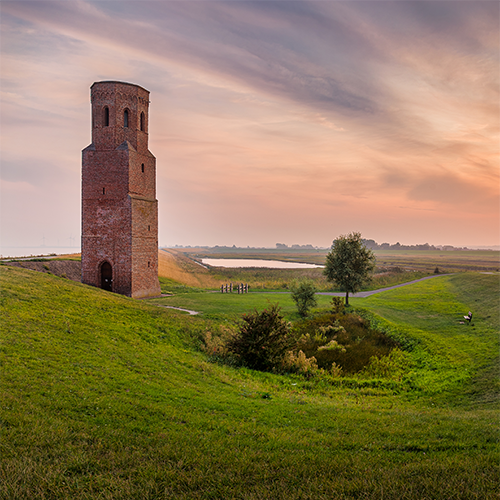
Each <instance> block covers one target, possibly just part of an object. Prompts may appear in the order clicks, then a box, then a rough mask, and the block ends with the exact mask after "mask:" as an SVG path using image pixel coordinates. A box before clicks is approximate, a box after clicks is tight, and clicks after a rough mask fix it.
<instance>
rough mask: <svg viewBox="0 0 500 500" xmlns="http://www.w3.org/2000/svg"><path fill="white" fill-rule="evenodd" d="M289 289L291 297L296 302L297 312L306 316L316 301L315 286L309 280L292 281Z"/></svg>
mask: <svg viewBox="0 0 500 500" xmlns="http://www.w3.org/2000/svg"><path fill="white" fill-rule="evenodd" d="M291 290H292V299H293V301H294V302H295V303H296V304H297V309H298V311H299V314H300V315H301V316H302V317H305V316H307V314H308V312H309V309H311V307H314V306H315V305H316V304H317V303H318V301H317V299H316V291H317V290H316V286H315V285H314V283H313V282H312V281H311V280H302V281H294V282H293V283H292V286H291Z"/></svg>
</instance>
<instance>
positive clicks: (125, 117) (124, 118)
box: [123, 109, 128, 128]
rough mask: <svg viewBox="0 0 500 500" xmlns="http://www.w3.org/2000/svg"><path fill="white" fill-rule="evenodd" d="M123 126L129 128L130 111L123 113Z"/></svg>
mask: <svg viewBox="0 0 500 500" xmlns="http://www.w3.org/2000/svg"><path fill="white" fill-rule="evenodd" d="M123 126H124V127H127V128H128V109H126V110H125V111H124V112H123Z"/></svg>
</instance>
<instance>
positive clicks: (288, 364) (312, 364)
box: [282, 351, 318, 374]
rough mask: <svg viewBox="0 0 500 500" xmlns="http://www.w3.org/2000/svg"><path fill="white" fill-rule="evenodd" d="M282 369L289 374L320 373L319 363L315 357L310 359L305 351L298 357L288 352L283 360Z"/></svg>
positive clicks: (299, 353) (300, 352)
mask: <svg viewBox="0 0 500 500" xmlns="http://www.w3.org/2000/svg"><path fill="white" fill-rule="evenodd" d="M282 368H283V370H284V371H287V372H296V373H302V374H313V373H315V372H317V371H318V363H317V362H316V358H315V357H314V356H312V357H310V358H308V357H306V355H305V354H304V352H303V351H299V352H298V354H297V355H295V354H294V353H293V351H288V352H287V353H286V355H285V356H284V358H283V364H282Z"/></svg>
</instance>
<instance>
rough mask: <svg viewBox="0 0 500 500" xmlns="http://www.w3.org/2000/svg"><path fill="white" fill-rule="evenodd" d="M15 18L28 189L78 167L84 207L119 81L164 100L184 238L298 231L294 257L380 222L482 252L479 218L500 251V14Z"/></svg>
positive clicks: (162, 126)
mask: <svg viewBox="0 0 500 500" xmlns="http://www.w3.org/2000/svg"><path fill="white" fill-rule="evenodd" d="M0 8H1V11H2V18H1V23H2V26H1V28H2V49H1V50H2V59H1V64H2V68H1V69H2V87H1V99H2V101H1V102H2V121H3V124H5V123H8V124H9V127H7V128H6V127H5V126H4V127H3V134H5V135H6V138H7V141H5V140H4V141H3V142H4V143H5V144H6V146H5V148H4V149H5V150H6V154H7V156H6V158H8V162H6V163H5V165H4V166H3V168H2V172H1V178H2V179H4V180H5V181H6V182H8V183H9V184H8V186H11V187H12V183H15V182H24V181H25V180H27V181H28V182H32V183H34V184H36V183H38V182H40V187H41V186H42V184H43V179H45V178H51V176H52V175H56V176H57V175H59V174H57V172H60V173H61V175H59V179H60V180H61V185H62V183H63V179H65V178H66V177H65V174H62V172H66V173H67V176H68V177H67V179H68V180H67V181H64V182H67V184H66V186H70V185H71V187H68V189H69V190H70V191H71V192H72V193H73V194H74V196H73V197H74V198H77V197H78V190H79V184H78V183H75V185H73V184H70V182H74V178H75V177H76V176H77V175H78V172H79V155H78V154H77V153H76V151H78V150H79V149H82V148H83V147H85V146H86V145H87V144H86V141H88V140H89V139H88V138H89V128H88V127H89V126H88V124H89V104H88V87H89V86H90V84H91V83H92V82H93V81H97V80H104V79H118V80H126V81H132V82H134V83H138V84H141V85H143V86H145V87H146V88H148V89H149V90H151V91H152V94H151V96H152V107H151V120H152V122H151V138H150V147H151V149H152V151H153V152H154V154H155V155H156V156H157V158H158V160H159V165H158V166H159V168H158V193H159V194H158V196H159V198H160V206H163V207H167V210H165V213H169V214H170V213H173V212H175V213H178V214H182V217H181V216H180V215H179V216H176V217H171V216H170V215H165V216H164V217H163V219H162V218H161V220H163V221H166V222H165V224H164V226H162V228H161V231H162V234H163V235H165V237H164V240H163V242H164V243H167V242H168V243H194V240H195V239H196V241H197V242H202V243H203V242H205V243H207V244H216V243H219V244H222V243H231V244H232V243H237V244H238V243H239V244H244V245H246V244H257V245H258V244H273V243H274V239H275V236H274V235H275V233H276V231H277V228H276V224H280V225H281V226H282V227H283V228H286V229H280V236H281V238H280V239H281V240H283V241H288V242H290V241H291V240H293V241H295V242H297V241H298V239H299V236H296V235H295V234H296V233H297V234H304V235H307V237H310V238H311V240H310V242H311V243H315V244H328V243H329V241H330V240H331V239H332V237H334V236H335V234H334V233H336V232H337V231H340V230H342V231H344V232H346V231H349V230H352V229H353V228H354V229H355V228H358V229H360V228H361V227H360V226H363V227H362V228H363V231H365V230H366V231H368V233H369V234H368V235H367V236H370V237H374V238H376V239H377V238H379V239H382V237H384V238H385V239H386V240H390V239H391V234H392V235H393V236H392V239H393V240H399V241H402V242H403V241H404V240H405V238H406V241H408V242H417V241H423V240H430V239H431V238H430V236H429V237H427V234H428V233H430V234H434V235H435V236H436V237H439V238H445V239H446V241H445V243H446V242H447V243H452V244H453V243H456V244H466V243H467V241H464V240H463V239H462V238H464V237H465V236H463V235H459V233H458V232H457V224H458V223H459V222H458V221H459V219H460V215H461V216H462V218H464V217H467V218H470V217H471V216H472V215H471V214H476V217H477V221H476V225H475V229H474V233H473V234H471V237H473V238H475V239H477V241H478V243H485V244H488V243H492V242H494V241H496V239H498V186H499V183H498V180H499V179H498V153H499V151H498V150H499V147H498V129H499V118H498V117H499V102H500V99H499V83H498V75H499V20H498V19H499V5H498V4H497V3H496V2H487V1H485V2H482V1H479V2H439V1H436V2H420V1H411V0H410V1H393V2H368V1H367V2H322V1H318V2H315V1H290V2H288V1H280V2H276V1H255V2H239V1H226V2H217V1H210V2H207V1H190V2H175V1H174V2H158V1H140V2H139V1H130V2H99V1H84V0H77V1H72V2H45V1H43V0H42V1H36V2H27V1H3V2H2V3H1V5H0ZM27 134H29V141H28V143H26V140H25V139H26V135H27ZM23 144H24V146H23ZM72 155H74V156H72ZM37 157H40V158H42V160H41V161H40V165H41V166H42V165H43V171H44V172H46V175H45V174H44V175H36V174H35V173H34V168H35V167H33V166H32V165H31V163H30V162H31V161H33V158H37ZM5 186H7V184H5ZM5 189H9V188H8V187H6V188H5ZM162 197H163V199H162ZM180 207H182V208H180ZM400 207H413V208H412V211H414V212H415V214H417V213H420V214H421V216H422V217H423V215H422V214H424V213H433V216H434V218H435V221H433V220H426V224H423V223H422V224H420V222H419V221H418V220H416V219H413V218H412V217H411V216H409V215H408V213H409V210H408V209H403V208H400ZM78 209H79V205H78V206H75V207H74V208H73V209H72V210H75V213H76V212H77V211H78ZM447 211H448V212H447ZM451 211H452V212H453V216H451V215H450V214H449V212H451ZM202 213H203V216H201V214H202ZM196 214H198V215H196ZM231 214H234V215H231ZM288 216H289V217H290V221H293V220H295V221H302V222H301V223H300V224H298V222H297V224H298V225H296V226H295V229H294V225H293V223H292V222H288V219H287V217H288ZM20 217H21V215H20ZM495 217H496V218H497V219H495ZM424 218H425V217H424ZM455 218H456V220H455ZM174 219H175V220H174ZM200 219H203V220H204V224H202V225H200V224H199V221H200ZM207 219H209V220H211V223H210V224H208V223H207ZM256 220H257V221H258V222H256ZM284 220H286V222H283V221H284ZM332 220H333V221H334V222H331V221H332ZM388 220H391V221H393V222H391V223H390V224H386V225H385V226H384V221H388ZM495 220H496V221H497V222H496V223H495V222H494V221H495ZM236 221H237V222H236ZM267 221H272V223H267ZM306 221H314V222H306ZM394 221H399V222H394ZM405 221H406V222H405ZM445 221H446V223H445ZM453 221H455V222H453ZM492 221H493V223H494V224H496V227H491V224H492ZM230 223H231V224H230ZM433 224H435V225H439V227H440V230H439V231H437V230H434V229H432V227H433V226H432V225H433ZM219 225H220V226H222V227H224V226H225V225H226V226H228V225H231V226H232V229H231V231H227V233H224V230H223V229H220V230H219V229H217V230H215V227H217V228H218V227H219ZM444 226H446V227H449V229H443V227H444ZM234 227H236V228H237V229H234ZM325 227H327V228H328V231H329V232H330V233H332V234H325ZM391 228H392V229H391ZM301 231H303V233H301ZM391 231H392V232H391ZM194 233H196V235H197V237H196V238H194V236H193V234H194ZM213 234H217V235H219V236H218V237H219V238H222V236H220V235H224V234H226V237H227V239H228V240H231V241H225V240H224V241H223V238H222V239H219V240H215V239H213V238H212V235H213ZM378 234H380V235H381V236H380V237H378V236H377V235H378ZM287 235H288V236H287ZM304 237H305V236H304ZM490 240H491V242H490ZM438 243H439V241H438Z"/></svg>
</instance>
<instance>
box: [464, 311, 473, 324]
mask: <svg viewBox="0 0 500 500" xmlns="http://www.w3.org/2000/svg"><path fill="white" fill-rule="evenodd" d="M464 319H465V320H466V321H468V322H469V325H470V322H471V320H472V313H471V312H470V311H469V314H468V315H467V316H464Z"/></svg>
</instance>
